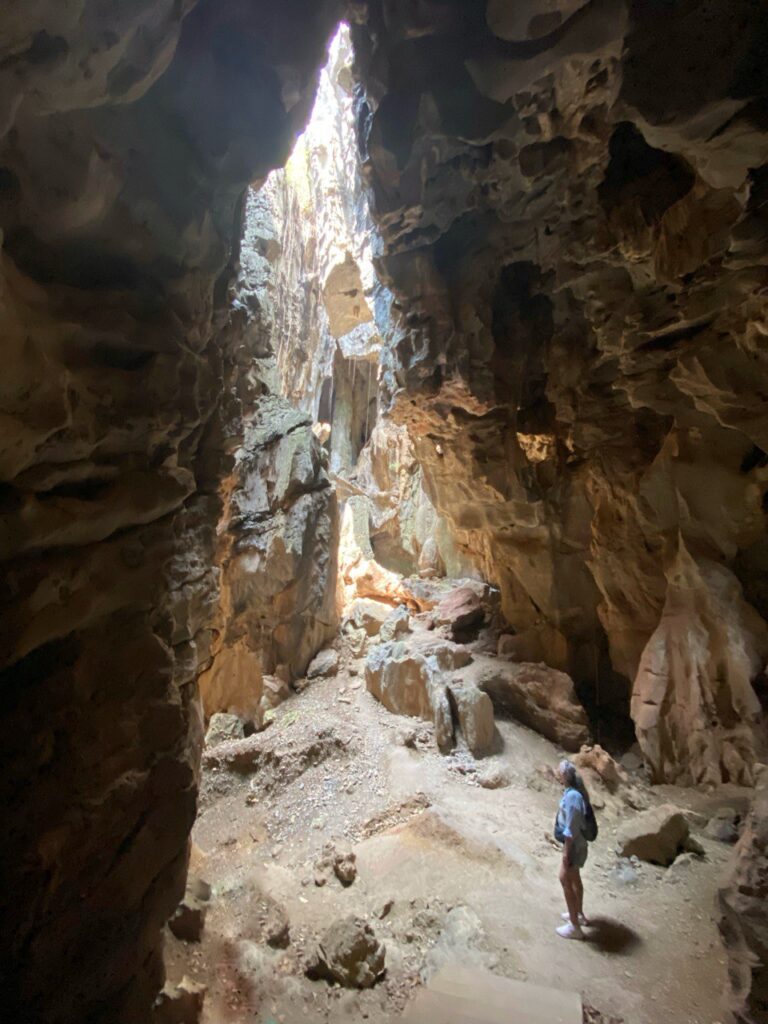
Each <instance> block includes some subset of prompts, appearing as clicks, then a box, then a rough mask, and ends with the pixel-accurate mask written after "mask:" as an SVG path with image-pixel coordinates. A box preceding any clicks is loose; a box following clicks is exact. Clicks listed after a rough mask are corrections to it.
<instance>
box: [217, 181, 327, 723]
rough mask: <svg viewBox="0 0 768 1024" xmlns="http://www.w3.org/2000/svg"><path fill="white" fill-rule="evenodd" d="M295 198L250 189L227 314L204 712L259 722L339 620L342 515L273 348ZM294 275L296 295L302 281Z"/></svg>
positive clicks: (308, 423) (280, 320)
mask: <svg viewBox="0 0 768 1024" xmlns="http://www.w3.org/2000/svg"><path fill="white" fill-rule="evenodd" d="M279 173H280V172H273V174H272V175H270V178H272V177H274V176H275V175H277V174H279ZM291 199H292V196H291V194H290V192H289V191H288V190H285V189H279V190H275V189H274V188H273V187H271V183H270V182H269V181H268V182H267V183H266V184H265V185H264V186H263V188H261V189H259V188H255V187H254V188H250V189H249V190H248V193H247V197H246V208H245V216H244V221H243V236H242V239H241V243H240V250H239V261H238V274H237V279H236V281H235V283H234V286H233V288H232V306H233V312H232V318H231V321H232V323H231V329H232V331H233V333H234V334H236V337H237V364H238V373H237V375H236V379H235V380H234V381H233V386H234V387H235V389H236V392H237V396H238V405H237V408H238V410H239V421H240V425H239V429H240V439H239V444H238V447H237V449H236V451H235V453H234V457H233V459H232V465H231V467H230V468H229V471H228V472H227V474H226V476H225V477H224V479H223V480H222V482H221V485H220V493H221V495H222V498H223V507H222V512H221V517H220V519H219V522H218V524H217V528H216V534H217V544H216V552H215V563H216V566H217V569H218V573H219V605H218V610H217V614H216V617H215V620H214V623H213V630H214V639H213V644H212V647H211V664H210V666H209V667H207V668H206V669H205V670H204V671H203V673H202V675H201V676H200V681H199V682H200V694H201V697H202V702H203V711H204V713H205V716H206V718H207V717H209V716H210V715H211V714H213V713H214V712H216V711H225V712H230V713H234V714H237V715H240V716H241V717H243V718H245V719H247V720H250V721H252V722H253V723H254V724H255V725H256V726H260V725H261V724H263V720H264V712H265V711H267V710H269V709H270V707H271V706H273V703H274V702H275V697H276V695H281V696H285V695H287V693H288V692H289V691H288V687H287V684H289V683H291V682H293V681H294V680H295V679H297V678H298V677H300V676H303V675H304V673H305V671H306V668H307V665H308V664H309V662H310V660H311V659H312V658H313V657H314V655H315V654H316V653H317V651H318V650H320V649H321V648H322V647H324V646H325V645H326V644H327V643H328V642H329V641H330V640H332V639H333V637H334V636H335V633H336V627H337V624H338V621H337V615H336V575H337V560H338V559H337V555H338V542H339V515H338V503H337V500H336V492H335V490H334V489H333V487H332V485H331V481H330V478H329V475H328V453H327V451H326V450H325V449H324V448H323V447H322V446H321V445H320V443H319V441H318V439H317V437H316V436H315V434H314V433H313V429H312V427H313V424H312V419H311V416H310V415H309V414H308V413H307V412H305V411H302V410H301V409H299V408H297V407H295V406H294V405H292V404H291V403H290V402H289V401H288V400H287V399H286V398H285V397H284V396H283V389H282V384H281V379H280V372H279V368H278V362H277V359H276V358H275V350H274V345H275V338H276V336H277V335H278V334H280V331H279V330H278V325H282V324H284V322H285V310H284V309H283V308H282V303H283V301H284V294H283V288H284V286H285V281H286V277H287V275H286V270H285V267H286V265H287V266H288V267H289V268H292V269H293V268H294V262H293V260H292V259H291V253H290V251H289V252H286V248H288V249H290V245H291V238H292V236H293V234H294V232H293V230H292V222H291V219H290V217H291ZM286 257H287V258H286ZM293 284H294V293H295V292H297V291H298V289H299V288H300V287H301V281H300V280H298V279H297V280H295V281H294V282H293Z"/></svg>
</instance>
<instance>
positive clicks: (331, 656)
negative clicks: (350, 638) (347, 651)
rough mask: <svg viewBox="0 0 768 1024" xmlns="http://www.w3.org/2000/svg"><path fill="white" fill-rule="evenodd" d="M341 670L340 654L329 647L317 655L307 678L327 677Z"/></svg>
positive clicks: (310, 666) (310, 665) (311, 663)
mask: <svg viewBox="0 0 768 1024" xmlns="http://www.w3.org/2000/svg"><path fill="white" fill-rule="evenodd" d="M338 670H339V655H338V653H337V652H336V651H334V650H333V649H332V648H330V647H329V648H327V649H326V650H324V651H320V653H319V654H317V655H315V657H314V658H313V659H312V661H311V662H310V664H309V668H308V669H307V679H325V678H327V677H329V676H335V675H336V673H337V672H338Z"/></svg>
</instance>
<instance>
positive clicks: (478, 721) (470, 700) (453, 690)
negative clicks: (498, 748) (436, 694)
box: [448, 683, 496, 757]
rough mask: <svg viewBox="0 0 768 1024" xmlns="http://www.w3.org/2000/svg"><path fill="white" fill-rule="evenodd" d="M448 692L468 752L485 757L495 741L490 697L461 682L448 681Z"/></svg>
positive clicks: (491, 749)
mask: <svg viewBox="0 0 768 1024" xmlns="http://www.w3.org/2000/svg"><path fill="white" fill-rule="evenodd" d="M448 694H449V700H450V701H452V702H453V705H454V707H455V708H456V717H457V719H458V726H459V729H460V730H461V734H462V736H463V737H464V739H465V741H466V744H467V747H468V748H469V750H470V752H471V753H472V754H473V755H474V757H485V756H486V755H487V754H490V753H492V752H493V748H494V746H495V742H496V725H495V722H494V717H493V703H492V701H491V698H490V697H489V696H488V694H487V693H483V692H482V690H478V689H477V688H476V687H474V686H463V685H461V683H458V684H455V683H449V684H448Z"/></svg>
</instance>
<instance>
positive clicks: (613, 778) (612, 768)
mask: <svg viewBox="0 0 768 1024" xmlns="http://www.w3.org/2000/svg"><path fill="white" fill-rule="evenodd" d="M571 760H572V761H573V763H574V764H575V765H576V767H577V768H582V769H583V768H588V769H589V770H590V771H593V772H595V774H596V775H598V776H599V778H600V780H601V781H602V783H603V785H604V786H605V787H606V789H608V790H609V791H610V792H611V793H615V792H617V790H618V789H619V787H621V786H625V785H628V783H629V779H628V777H627V774H626V772H625V771H624V769H623V768H622V766H621V765H620V764H619V763H618V762H617V761H614V759H613V758H612V757H611V755H610V754H609V753H608V751H607V750H603V748H602V747H601V746H600V744H599V743H595V744H594V745H593V746H591V747H589V746H583V747H582V748H581V750H580V751H579V752H578V754H575V755H574V756H573V757H572V758H571Z"/></svg>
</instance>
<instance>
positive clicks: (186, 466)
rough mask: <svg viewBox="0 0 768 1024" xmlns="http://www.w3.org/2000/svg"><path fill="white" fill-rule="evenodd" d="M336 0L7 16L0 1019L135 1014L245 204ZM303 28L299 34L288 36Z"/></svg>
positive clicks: (0, 133) (186, 662)
mask: <svg viewBox="0 0 768 1024" xmlns="http://www.w3.org/2000/svg"><path fill="white" fill-rule="evenodd" d="M332 6H333V5H327V4H324V3H320V4H317V3H315V2H311V3H309V2H299V0H288V2H287V3H285V4H281V5H280V7H279V9H278V8H275V7H274V5H271V4H267V3H260V2H247V3H246V2H239V0H216V2H215V3H214V2H209V0H201V2H199V3H197V4H194V3H192V2H181V3H179V2H171V0H159V2H158V3H154V4H123V5H114V4H112V5H104V4H102V3H97V2H92V0H83V2H81V3H77V4H57V3H45V2H43V3H36V4H33V5H18V4H12V5H4V7H3V9H2V11H1V12H0V56H1V59H0V228H1V229H2V249H1V250H0V318H2V327H3V338H4V355H5V358H4V373H3V380H2V384H0V409H1V410H2V430H1V432H0V470H1V471H2V504H3V513H4V517H3V526H2V557H3V560H4V565H3V570H4V571H3V579H4V585H3V593H2V602H3V607H2V616H3V624H4V628H3V631H2V645H1V646H2V690H3V700H2V714H1V715H0V722H1V725H0V730H1V733H0V735H1V737H2V743H1V744H0V746H1V748H2V754H0V774H1V776H2V804H3V810H4V816H3V820H4V821H5V822H6V828H5V832H4V837H3V843H2V852H0V877H2V879H3V886H2V897H0V902H1V904H2V907H1V909H2V918H3V928H2V940H1V941H0V956H1V957H2V961H3V967H4V969H3V985H2V988H3V1010H4V1013H5V1014H6V1016H8V1017H9V1019H16V1020H24V1021H25V1022H30V1024H33V1022H37V1021H40V1022H42V1021H44V1022H45V1024H64V1022H72V1024H74V1022H78V1024H82V1022H85V1021H88V1022H93V1024H96V1022H102V1021H103V1022H109V1024H120V1022H126V1024H127V1022H130V1024H135V1022H136V1021H145V1020H147V1019H148V1017H149V1010H150V1006H151V1003H152V999H153V996H154V994H155V993H156V991H157V990H158V989H159V987H160V985H161V983H162V965H161V958H160V955H159V954H160V931H161V927H162V924H163V922H164V921H165V919H166V918H167V917H168V916H169V914H170V913H171V911H172V910H173V908H174V906H175V905H176V903H177V902H178V900H179V898H180V896H181V895H182V893H183V889H184V877H185V873H186V857H187V852H186V851H187V836H188V833H189V830H190V827H191V824H192V820H193V817H194V813H195V792H196V775H197V768H198V762H199V744H200V714H199V709H198V703H197V700H196V691H195V679H196V676H197V674H198V672H199V670H200V668H201V667H203V666H205V665H206V664H207V662H208V659H209V650H210V646H211V638H212V634H211V624H212V619H213V614H214V612H215V608H216V604H217V598H216V574H215V572H214V570H213V552H214V530H215V526H216V523H217V520H218V518H219V514H220V511H221V503H220V497H219V494H218V486H219V480H220V478H221V477H222V475H224V474H225V472H226V471H227V469H228V466H229V464H230V463H231V453H232V451H233V449H234V448H235V447H236V446H237V444H238V442H239V438H240V436H241V433H242V431H241V422H240V413H239V408H240V405H239V395H238V393H237V387H236V385H235V384H234V383H233V378H234V375H235V373H236V371H237V370H238V369H239V368H238V366H237V353H238V348H237V338H238V333H239V329H240V328H239V325H238V323H237V322H236V319H235V320H234V321H233V322H232V323H230V324H229V325H227V324H226V323H225V321H226V317H227V308H228V300H227V287H228V282H229V279H230V277H231V268H230V265H229V261H230V257H231V255H232V252H233V243H235V242H236V239H237V236H238V233H239V223H240V212H241V197H242V194H243V191H244V188H245V186H246V184H247V183H248V182H251V181H253V180H254V179H258V178H260V177H261V178H263V177H264V176H265V175H266V173H267V172H268V171H269V170H270V168H272V167H274V166H275V165H277V164H278V163H280V162H282V161H283V160H284V159H285V157H286V156H287V152H288V149H289V147H290V144H291V142H292V140H293V137H294V136H295V133H296V131H297V130H298V129H299V128H300V126H301V125H302V124H303V122H304V120H305V119H306V116H307V113H308V109H309V105H310V103H311V97H312V93H313V88H314V84H315V74H316V69H317V67H318V66H319V65H320V64H321V63H322V60H323V56H324V46H325V41H326V39H327V37H328V34H329V32H330V29H331V27H332V24H333V22H334V20H335V12H334V11H333V10H332ZM296 25H301V26H302V30H301V32H300V33H297V32H296Z"/></svg>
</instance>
